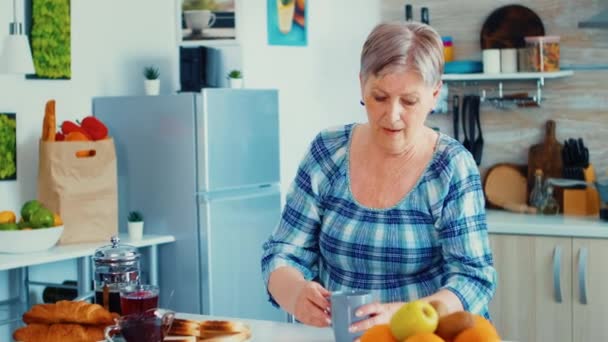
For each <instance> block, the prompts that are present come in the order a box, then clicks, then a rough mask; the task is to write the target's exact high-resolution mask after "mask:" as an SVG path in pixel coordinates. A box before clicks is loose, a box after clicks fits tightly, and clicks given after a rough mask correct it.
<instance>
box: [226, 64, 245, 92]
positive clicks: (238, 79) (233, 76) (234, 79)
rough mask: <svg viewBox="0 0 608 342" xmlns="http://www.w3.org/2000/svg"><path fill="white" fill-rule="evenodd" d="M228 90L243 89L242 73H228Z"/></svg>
mask: <svg viewBox="0 0 608 342" xmlns="http://www.w3.org/2000/svg"><path fill="white" fill-rule="evenodd" d="M228 82H229V84H230V88H243V73H242V72H241V71H240V70H236V69H234V70H232V71H230V72H229V73H228Z"/></svg>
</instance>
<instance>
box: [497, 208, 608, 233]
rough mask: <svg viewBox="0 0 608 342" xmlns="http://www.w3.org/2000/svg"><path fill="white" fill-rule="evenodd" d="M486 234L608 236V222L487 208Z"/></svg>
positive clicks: (594, 218) (596, 219)
mask: <svg viewBox="0 0 608 342" xmlns="http://www.w3.org/2000/svg"><path fill="white" fill-rule="evenodd" d="M487 220H488V231H489V232H490V234H518V235H546V236H570V237H582V238H585V237H587V238H608V222H607V221H602V220H600V219H599V218H597V217H582V216H581V217H579V216H562V215H551V216H547V215H526V214H516V213H511V212H508V211H502V210H488V211H487Z"/></svg>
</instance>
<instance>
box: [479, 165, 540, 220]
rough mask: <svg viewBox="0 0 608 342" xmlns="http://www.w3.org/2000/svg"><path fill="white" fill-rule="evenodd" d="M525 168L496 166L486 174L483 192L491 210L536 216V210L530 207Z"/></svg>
mask: <svg viewBox="0 0 608 342" xmlns="http://www.w3.org/2000/svg"><path fill="white" fill-rule="evenodd" d="M524 170H525V166H519V165H514V164H507V163H503V164H496V165H494V166H492V167H491V168H490V169H489V170H488V172H487V173H486V177H485V179H484V184H483V191H484V193H485V195H486V201H487V203H488V207H490V208H501V209H505V210H508V211H513V212H517V213H527V214H536V208H534V207H530V206H528V205H527V204H526V203H527V199H528V192H527V187H526V182H527V181H526V176H525V172H524Z"/></svg>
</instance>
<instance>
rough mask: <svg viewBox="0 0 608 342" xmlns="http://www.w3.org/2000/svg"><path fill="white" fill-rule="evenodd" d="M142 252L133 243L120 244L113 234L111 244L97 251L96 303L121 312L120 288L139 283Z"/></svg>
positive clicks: (94, 259) (95, 260)
mask: <svg viewBox="0 0 608 342" xmlns="http://www.w3.org/2000/svg"><path fill="white" fill-rule="evenodd" d="M139 261H140V254H139V252H138V251H137V248H135V247H133V246H131V245H125V244H120V239H119V238H118V237H117V236H113V237H112V239H111V244H110V245H106V246H103V247H100V248H99V249H97V250H96V251H95V255H94V256H93V262H94V264H95V303H97V304H99V305H101V306H103V307H105V308H106V309H108V310H110V311H111V312H117V313H119V314H120V313H121V310H120V289H121V288H122V287H124V286H127V285H137V284H139V276H140V263H139Z"/></svg>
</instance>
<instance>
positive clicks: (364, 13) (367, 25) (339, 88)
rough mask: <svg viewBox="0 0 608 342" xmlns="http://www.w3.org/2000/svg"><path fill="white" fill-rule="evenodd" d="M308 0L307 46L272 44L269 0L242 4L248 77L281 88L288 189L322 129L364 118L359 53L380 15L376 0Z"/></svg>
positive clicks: (249, 83) (251, 83)
mask: <svg viewBox="0 0 608 342" xmlns="http://www.w3.org/2000/svg"><path fill="white" fill-rule="evenodd" d="M308 2H309V4H308V11H309V13H308V15H309V16H308V19H309V20H308V22H309V26H308V46H307V47H282V46H269V45H268V44H267V36H266V6H265V3H266V1H264V0H256V1H251V0H246V1H242V8H240V10H241V12H240V13H245V15H244V16H242V17H241V19H242V23H239V24H242V26H240V28H242V29H241V30H239V34H240V40H241V44H242V47H243V55H244V56H243V58H244V59H243V68H244V71H245V73H246V74H245V83H246V84H247V86H251V87H261V88H264V87H266V88H277V89H279V90H280V113H281V116H280V119H281V123H280V127H281V180H282V184H283V189H285V188H286V186H287V185H289V183H290V182H291V180H292V178H293V176H294V175H295V172H296V169H297V166H298V164H299V161H300V159H301V158H302V156H303V154H304V152H305V150H306V148H307V147H308V144H309V143H310V141H311V140H312V138H314V136H315V135H316V133H317V132H318V131H319V130H320V129H322V128H324V127H327V126H331V125H336V124H341V123H347V122H353V121H360V120H365V114H364V111H363V110H362V107H361V105H360V104H359V100H360V99H361V96H360V91H359V81H358V70H359V53H360V51H361V47H362V45H363V41H364V40H365V37H366V35H367V33H369V30H371V28H372V27H373V25H375V24H376V23H377V22H378V20H379V18H380V5H379V1H377V0H331V1H323V0H309V1H308ZM260 3H263V4H264V5H263V6H261V5H260Z"/></svg>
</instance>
